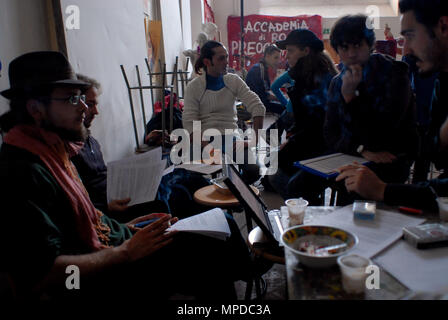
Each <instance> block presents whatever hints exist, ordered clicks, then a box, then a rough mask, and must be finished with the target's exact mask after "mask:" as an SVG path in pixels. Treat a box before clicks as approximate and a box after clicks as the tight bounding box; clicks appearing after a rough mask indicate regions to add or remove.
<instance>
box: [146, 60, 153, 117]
mask: <svg viewBox="0 0 448 320" xmlns="http://www.w3.org/2000/svg"><path fill="white" fill-rule="evenodd" d="M145 62H146V67H147V68H148V74H149V86H150V87H152V74H151V68H150V67H149V62H148V58H145ZM151 103H152V116H154V93H153V91H152V88H151Z"/></svg>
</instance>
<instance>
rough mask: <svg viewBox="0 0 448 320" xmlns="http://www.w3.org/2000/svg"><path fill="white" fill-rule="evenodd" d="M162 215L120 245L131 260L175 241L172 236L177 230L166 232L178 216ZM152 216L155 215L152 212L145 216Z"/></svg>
mask: <svg viewBox="0 0 448 320" xmlns="http://www.w3.org/2000/svg"><path fill="white" fill-rule="evenodd" d="M156 215H157V214H156ZM162 215H163V216H162V217H161V218H160V219H159V220H157V221H155V222H153V223H151V224H149V225H147V226H146V227H144V228H142V229H139V230H138V231H137V232H136V233H135V234H134V236H133V237H132V238H131V239H129V240H126V241H125V242H124V243H123V244H122V245H121V246H120V249H121V250H123V252H124V253H125V255H126V256H127V260H128V261H129V262H132V261H136V260H139V259H141V258H144V257H147V256H149V255H150V254H152V253H154V252H156V251H157V250H159V249H160V248H163V247H164V246H166V245H168V244H169V243H171V242H172V241H173V239H172V237H173V235H174V234H176V233H177V231H170V232H166V229H167V228H169V227H170V226H171V224H174V223H175V222H177V218H171V215H169V214H162ZM151 216H153V215H151V214H150V215H148V216H145V218H146V219H147V218H150V217H151ZM153 217H154V216H153ZM141 218H143V217H141ZM146 219H145V220H146Z"/></svg>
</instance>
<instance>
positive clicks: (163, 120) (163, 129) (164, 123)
mask: <svg viewBox="0 0 448 320" xmlns="http://www.w3.org/2000/svg"><path fill="white" fill-rule="evenodd" d="M159 61H160V60H159ZM165 72H166V63H164V64H163V71H162V152H163V150H165V129H166V122H165V85H166V77H165Z"/></svg>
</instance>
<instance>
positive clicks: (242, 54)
mask: <svg viewBox="0 0 448 320" xmlns="http://www.w3.org/2000/svg"><path fill="white" fill-rule="evenodd" d="M240 8H241V18H240V24H241V46H240V47H241V54H240V64H241V78H243V80H245V79H244V78H245V74H244V65H245V63H244V0H240Z"/></svg>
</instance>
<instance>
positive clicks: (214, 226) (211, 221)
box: [168, 208, 231, 240]
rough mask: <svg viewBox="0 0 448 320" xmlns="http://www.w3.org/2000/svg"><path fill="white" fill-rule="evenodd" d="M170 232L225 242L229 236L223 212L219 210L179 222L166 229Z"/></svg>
mask: <svg viewBox="0 0 448 320" xmlns="http://www.w3.org/2000/svg"><path fill="white" fill-rule="evenodd" d="M171 230H178V231H185V232H193V233H199V234H203V235H206V236H209V237H213V238H217V239H221V240H225V239H226V238H227V237H229V236H230V234H231V232H230V228H229V224H228V223H227V220H226V217H225V215H224V211H222V210H221V209H220V208H215V209H212V210H209V211H206V212H203V213H200V214H197V215H195V216H192V217H188V218H185V219H182V220H179V221H178V222H176V223H175V224H174V225H173V226H171V227H170V228H169V229H168V231H171Z"/></svg>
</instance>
